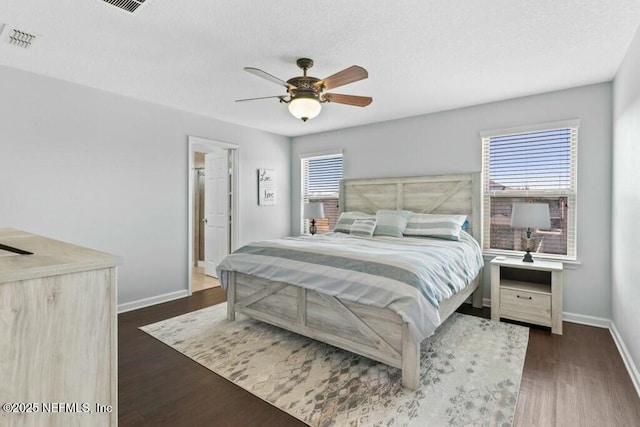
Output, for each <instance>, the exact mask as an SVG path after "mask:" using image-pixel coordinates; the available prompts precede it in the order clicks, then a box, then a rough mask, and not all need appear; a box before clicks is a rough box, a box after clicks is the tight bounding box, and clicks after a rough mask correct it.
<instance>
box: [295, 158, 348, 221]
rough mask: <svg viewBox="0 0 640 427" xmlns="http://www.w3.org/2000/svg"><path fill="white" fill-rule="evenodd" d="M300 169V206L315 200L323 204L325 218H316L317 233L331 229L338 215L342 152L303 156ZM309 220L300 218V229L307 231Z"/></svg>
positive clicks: (302, 207)
mask: <svg viewBox="0 0 640 427" xmlns="http://www.w3.org/2000/svg"><path fill="white" fill-rule="evenodd" d="M301 162H302V164H301V170H302V197H301V200H302V206H301V209H300V212H303V210H304V203H307V202H310V201H311V202H315V203H322V204H323V205H324V215H325V218H323V219H317V220H316V227H317V229H318V233H326V232H327V231H331V230H333V228H334V227H335V225H336V222H337V221H338V216H339V215H340V212H339V208H338V196H339V193H340V180H341V179H342V154H329V155H320V156H311V157H303V158H302V159H301ZM308 229H309V221H308V220H305V219H304V218H302V226H301V231H302V232H303V233H307V232H308Z"/></svg>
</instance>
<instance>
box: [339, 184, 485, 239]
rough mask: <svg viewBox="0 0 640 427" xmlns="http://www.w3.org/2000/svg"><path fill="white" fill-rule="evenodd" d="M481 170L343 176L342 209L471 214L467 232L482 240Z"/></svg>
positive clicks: (341, 210)
mask: <svg viewBox="0 0 640 427" xmlns="http://www.w3.org/2000/svg"><path fill="white" fill-rule="evenodd" d="M480 200H481V195H480V173H466V174H455V175H427V176H416V177H402V178H373V179H343V180H342V181H340V212H347V211H360V212H366V213H375V212H376V211H377V210H378V209H406V210H410V211H413V212H420V213H439V214H464V215H467V220H468V221H469V227H468V229H467V231H468V232H469V233H470V234H471V235H473V237H475V238H476V240H477V241H478V242H480V237H481V233H482V226H481V219H480V214H481V212H480Z"/></svg>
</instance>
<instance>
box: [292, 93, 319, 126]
mask: <svg viewBox="0 0 640 427" xmlns="http://www.w3.org/2000/svg"><path fill="white" fill-rule="evenodd" d="M321 109H322V105H320V102H318V100H317V99H315V98H303V97H300V98H294V99H293V100H291V102H290V103H289V112H290V113H291V114H292V115H293V117H295V118H298V119H301V120H302V121H303V122H306V121H307V120H309V119H313V118H314V117H316V116H317V115H318V114H320V110H321Z"/></svg>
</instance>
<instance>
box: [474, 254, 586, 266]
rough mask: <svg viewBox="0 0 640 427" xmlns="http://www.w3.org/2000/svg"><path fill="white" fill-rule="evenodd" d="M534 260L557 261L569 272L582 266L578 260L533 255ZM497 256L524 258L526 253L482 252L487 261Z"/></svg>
mask: <svg viewBox="0 0 640 427" xmlns="http://www.w3.org/2000/svg"><path fill="white" fill-rule="evenodd" d="M531 255H533V257H534V258H539V259H541V260H545V261H555V262H561V263H562V265H563V266H564V268H566V269H568V270H576V269H578V267H580V266H581V265H582V262H580V261H579V260H576V259H567V258H562V257H553V256H549V255H536V254H535V253H532V254H531ZM496 256H506V257H509V258H522V257H523V256H524V252H514V251H497V250H484V251H482V257H483V258H484V259H485V261H488V260H491V259H493V258H494V257H496Z"/></svg>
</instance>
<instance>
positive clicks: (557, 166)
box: [481, 120, 579, 260]
mask: <svg viewBox="0 0 640 427" xmlns="http://www.w3.org/2000/svg"><path fill="white" fill-rule="evenodd" d="M578 126H579V121H578V120H571V121H567V122H558V123H550V124H546V125H537V126H531V127H527V128H518V129H507V130H502V131H488V132H482V133H481V136H482V153H483V154H482V175H483V203H484V208H483V224H484V230H483V232H484V233H483V234H484V235H483V249H484V251H485V252H495V253H508V252H511V251H518V252H520V251H522V250H523V249H522V237H523V235H524V231H525V230H522V229H514V228H511V226H510V223H511V210H512V206H513V203H514V202H536V203H547V204H548V205H549V213H550V217H551V228H550V229H549V230H532V231H533V232H534V233H533V235H532V237H533V238H534V239H535V240H536V252H537V255H538V256H540V257H549V258H558V259H567V260H575V259H576V195H577V173H576V172H577V171H576V164H577V162H576V160H577V147H578Z"/></svg>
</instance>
